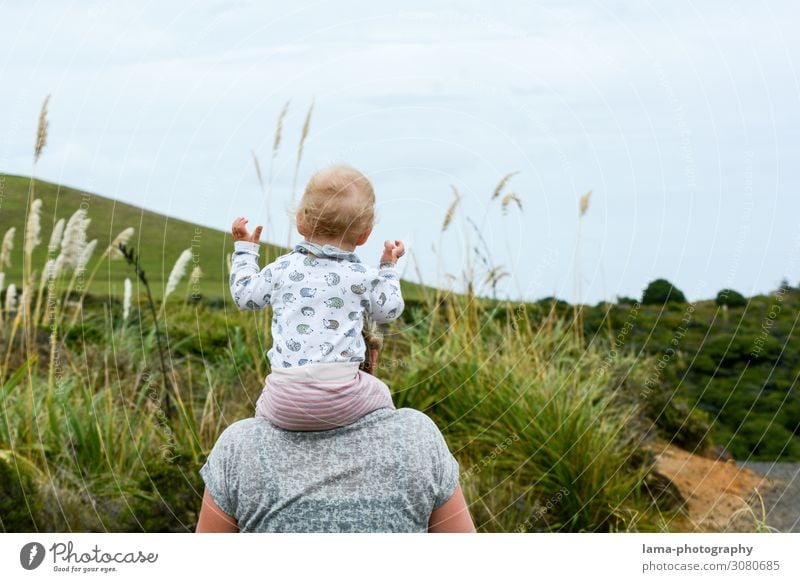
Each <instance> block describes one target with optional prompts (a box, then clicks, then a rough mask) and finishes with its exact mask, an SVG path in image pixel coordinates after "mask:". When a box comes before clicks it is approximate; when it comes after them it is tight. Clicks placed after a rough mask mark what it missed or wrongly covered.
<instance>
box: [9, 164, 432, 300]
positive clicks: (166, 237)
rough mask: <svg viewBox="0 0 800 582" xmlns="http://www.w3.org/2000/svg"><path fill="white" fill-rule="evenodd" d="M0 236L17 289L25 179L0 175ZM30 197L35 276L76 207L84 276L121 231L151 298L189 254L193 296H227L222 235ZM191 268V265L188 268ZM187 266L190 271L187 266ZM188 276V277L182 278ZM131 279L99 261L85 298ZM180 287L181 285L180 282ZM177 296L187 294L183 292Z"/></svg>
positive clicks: (67, 198)
mask: <svg viewBox="0 0 800 582" xmlns="http://www.w3.org/2000/svg"><path fill="white" fill-rule="evenodd" d="M0 185H2V187H0V193H2V199H0V236H2V235H4V234H5V232H6V231H7V229H9V228H11V227H16V236H15V238H14V250H13V253H12V257H11V261H12V266H11V268H6V269H5V273H6V281H5V284H6V286H7V285H8V284H9V283H14V284H15V285H17V287H20V286H21V283H22V247H23V236H24V235H23V232H24V229H25V216H26V204H27V200H28V189H29V187H30V178H28V177H24V176H12V175H5V174H0ZM35 197H36V198H41V199H42V202H43V206H42V234H41V239H42V244H40V245H39V247H38V248H37V249H36V251H35V253H34V260H33V265H34V267H33V268H34V269H37V270H41V268H42V267H43V265H44V264H45V261H46V257H47V242H48V240H49V239H50V234H51V232H52V229H53V226H54V225H55V223H56V222H57V221H58V219H59V218H64V219H69V217H70V216H71V215H72V214H73V213H74V212H75V211H76V210H77V209H78V208H80V207H83V208H85V209H86V211H87V212H88V215H89V218H91V220H92V222H91V224H90V226H89V229H88V233H87V239H88V240H92V239H97V241H98V245H97V250H96V251H95V255H94V258H93V260H92V261H91V262H90V263H89V267H88V269H89V271H91V270H92V269H94V267H95V265H96V263H97V261H98V260H99V257H100V255H101V254H102V252H103V250H104V249H105V248H106V247H107V246H108V245H109V244H110V242H111V241H113V240H114V238H115V237H116V236H117V234H119V233H120V232H121V231H122V230H124V229H126V228H128V227H133V228H135V229H136V232H135V234H134V236H133V238H132V239H131V240H130V242H129V246H132V247H133V248H135V249H136V250H137V252H138V253H139V255H140V257H141V263H142V266H143V267H144V269H145V272H146V273H147V276H148V279H149V280H150V282H151V285H152V288H153V293H154V294H155V296H156V297H159V296H160V295H161V293H162V290H163V283H164V281H165V280H166V279H167V277H169V273H170V271H171V269H172V267H173V265H174V264H175V261H176V259H177V258H178V257H179V256H180V254H181V252H183V250H185V249H192V252H193V261H196V262H197V264H199V265H200V268H201V269H202V271H203V277H202V279H201V280H200V289H199V292H200V293H201V294H202V295H203V296H204V297H206V298H211V299H214V298H220V297H225V296H227V294H228V285H227V256H228V254H229V253H230V252H231V251H232V250H233V240H232V239H231V236H230V234H229V233H227V232H223V231H220V230H215V229H213V228H208V227H204V226H198V225H196V224H192V223H190V222H186V221H184V220H180V219H177V218H172V217H169V216H165V215H163V214H159V213H157V212H151V211H149V210H144V209H142V208H139V207H137V206H133V205H131V204H126V203H124V202H118V201H116V200H112V199H110V198H104V197H103V196H100V195H98V194H93V193H89V192H85V191H82V190H76V189H74V188H68V187H66V186H60V185H58V184H53V183H50V182H44V181H41V180H36V182H35ZM282 252H285V250H284V249H282V248H280V247H276V246H273V245H264V246H263V247H262V259H261V260H262V265H263V264H265V263H264V261H265V257H266V258H274V257H276V256H278V255H280V254H281V253H282ZM193 264H194V263H193ZM193 264H192V265H190V269H191V267H192V266H193ZM187 275H188V273H187ZM126 277H130V278H131V279H133V278H134V277H133V274H132V270H131V268H130V267H129V266H128V265H127V264H126V263H125V261H124V260H121V259H116V260H109V259H108V258H105V259H103V261H102V263H101V264H100V268H99V269H98V273H97V276H96V277H95V279H94V280H93V282H92V283H91V286H90V289H89V292H90V293H92V294H96V295H100V296H113V295H121V293H122V285H123V281H124V279H125V278H126ZM184 281H186V279H184ZM403 290H404V293H406V294H407V295H406V296H407V297H408V298H410V299H413V298H414V297H417V296H418V295H419V291H420V289H419V286H418V285H416V284H414V283H408V282H403ZM179 291H180V292H181V293H188V292H189V289H188V286H187V287H186V289H184V290H180V289H179Z"/></svg>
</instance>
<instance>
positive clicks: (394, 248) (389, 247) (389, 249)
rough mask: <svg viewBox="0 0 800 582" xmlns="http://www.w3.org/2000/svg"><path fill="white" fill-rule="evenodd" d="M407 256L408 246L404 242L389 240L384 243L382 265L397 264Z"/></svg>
mask: <svg viewBox="0 0 800 582" xmlns="http://www.w3.org/2000/svg"><path fill="white" fill-rule="evenodd" d="M404 254H406V246H405V245H404V244H403V241H401V240H396V241H394V242H392V241H390V240H387V241H383V254H382V255H381V264H383V263H396V262H397V259H399V258H400V257H402V256H403V255H404Z"/></svg>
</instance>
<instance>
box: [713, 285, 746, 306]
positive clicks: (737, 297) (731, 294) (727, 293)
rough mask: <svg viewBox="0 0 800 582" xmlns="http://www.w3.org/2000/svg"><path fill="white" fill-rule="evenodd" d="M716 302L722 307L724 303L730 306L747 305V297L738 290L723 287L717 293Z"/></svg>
mask: <svg viewBox="0 0 800 582" xmlns="http://www.w3.org/2000/svg"><path fill="white" fill-rule="evenodd" d="M716 304H717V305H719V306H720V307H722V306H723V305H727V306H728V307H744V306H745V305H747V299H746V298H745V296H744V295H742V294H741V293H739V292H738V291H734V290H733V289H723V290H722V291H720V292H719V293H717V299H716Z"/></svg>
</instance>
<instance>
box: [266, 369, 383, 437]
mask: <svg viewBox="0 0 800 582" xmlns="http://www.w3.org/2000/svg"><path fill="white" fill-rule="evenodd" d="M379 408H394V403H393V402H392V395H391V393H390V392H389V387H388V386H387V385H386V384H385V383H384V382H382V381H381V380H379V379H378V378H376V377H375V376H373V375H372V374H368V373H366V372H363V371H361V370H359V369H358V362H344V363H334V362H331V363H328V362H322V363H316V364H314V363H312V364H306V365H304V366H298V367H294V368H276V369H274V370H272V372H271V373H270V374H269V376H267V378H266V380H265V382H264V389H263V390H262V391H261V396H259V398H258V402H257V403H256V416H260V417H263V418H266V419H267V420H269V421H270V422H271V423H272V424H274V425H276V426H279V427H280V428H284V429H286V430H304V431H315V430H327V429H331V428H336V427H339V426H345V425H348V424H350V423H353V422H355V421H356V420H358V419H359V418H361V417H362V416H364V415H365V414H367V413H369V412H372V411H373V410H377V409H379Z"/></svg>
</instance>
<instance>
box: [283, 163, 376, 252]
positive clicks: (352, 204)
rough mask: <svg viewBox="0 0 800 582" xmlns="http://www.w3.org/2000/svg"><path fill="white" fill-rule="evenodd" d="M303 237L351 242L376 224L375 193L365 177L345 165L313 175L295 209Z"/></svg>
mask: <svg viewBox="0 0 800 582" xmlns="http://www.w3.org/2000/svg"><path fill="white" fill-rule="evenodd" d="M296 220H297V225H298V228H300V226H301V224H302V225H304V226H305V229H306V230H307V232H306V233H303V234H305V235H306V236H318V237H322V238H326V239H336V240H342V241H345V242H348V243H353V242H354V241H355V240H357V239H358V237H359V236H361V235H362V234H363V233H364V232H366V231H367V230H369V229H370V228H372V226H373V224H374V222H375V190H374V189H373V188H372V184H371V183H370V181H369V180H368V179H367V177H366V176H364V174H362V173H361V172H359V171H358V170H356V169H355V168H353V167H352V166H348V165H345V164H337V165H335V166H331V167H329V168H325V169H323V170H320V171H318V172H316V173H315V174H314V175H313V176H311V179H310V180H309V182H308V185H307V186H306V189H305V192H303V197H302V199H301V200H300V205H299V206H298V208H297V214H296Z"/></svg>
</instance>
